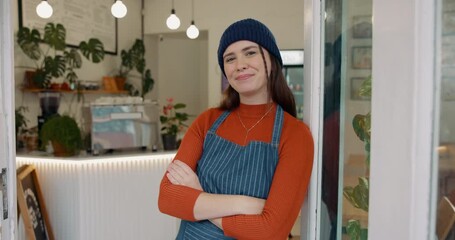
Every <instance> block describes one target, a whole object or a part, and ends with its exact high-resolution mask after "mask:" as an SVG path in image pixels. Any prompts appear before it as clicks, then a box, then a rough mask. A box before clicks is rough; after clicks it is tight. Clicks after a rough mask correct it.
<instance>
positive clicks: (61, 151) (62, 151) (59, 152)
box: [51, 141, 76, 157]
mask: <svg viewBox="0 0 455 240" xmlns="http://www.w3.org/2000/svg"><path fill="white" fill-rule="evenodd" d="M51 143H52V148H53V149H54V156H56V157H69V156H74V155H76V154H75V153H74V152H70V151H68V150H66V148H65V147H64V146H63V145H62V144H60V143H58V142H56V141H51Z"/></svg>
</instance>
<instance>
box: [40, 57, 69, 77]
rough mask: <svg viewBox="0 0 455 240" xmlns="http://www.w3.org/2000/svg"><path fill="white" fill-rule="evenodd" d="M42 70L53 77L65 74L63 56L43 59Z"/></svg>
mask: <svg viewBox="0 0 455 240" xmlns="http://www.w3.org/2000/svg"><path fill="white" fill-rule="evenodd" d="M44 66H45V67H44V69H45V71H46V73H49V74H50V75H52V76H53V77H60V76H63V74H65V70H66V69H65V68H66V62H65V58H64V57H63V56H60V55H57V56H55V57H54V58H52V57H46V58H45V59H44Z"/></svg>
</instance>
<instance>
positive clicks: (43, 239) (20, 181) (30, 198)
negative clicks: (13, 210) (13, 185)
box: [17, 165, 55, 240]
mask: <svg viewBox="0 0 455 240" xmlns="http://www.w3.org/2000/svg"><path fill="white" fill-rule="evenodd" d="M17 205H18V210H19V214H18V215H19V216H20V217H22V219H23V221H24V226H25V233H26V235H27V239H28V240H55V238H54V234H53V231H52V227H51V224H50V221H49V216H48V215H47V210H46V204H45V202H44V198H43V194H42V191H41V187H40V184H39V179H38V174H37V173H36V169H35V166H34V165H24V166H22V167H20V168H19V169H18V170H17Z"/></svg>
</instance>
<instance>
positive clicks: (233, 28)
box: [218, 18, 283, 75]
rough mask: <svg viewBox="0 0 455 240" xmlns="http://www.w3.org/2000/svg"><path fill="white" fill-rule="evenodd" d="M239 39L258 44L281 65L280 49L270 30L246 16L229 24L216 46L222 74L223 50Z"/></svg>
mask: <svg viewBox="0 0 455 240" xmlns="http://www.w3.org/2000/svg"><path fill="white" fill-rule="evenodd" d="M240 40H248V41H251V42H255V43H257V44H259V45H260V46H261V47H263V48H265V49H267V51H268V52H269V53H270V54H271V55H273V56H274V57H275V58H276V59H278V61H279V63H280V66H283V60H282V59H281V55H280V50H279V49H278V46H277V45H276V41H275V37H273V34H272V32H271V31H270V30H269V29H268V28H267V26H265V25H264V24H263V23H261V22H259V21H257V20H254V19H251V18H247V19H243V20H240V21H237V22H235V23H233V24H231V25H230V26H229V27H228V28H227V29H226V30H225V31H224V33H223V35H222V36H221V39H220V45H219V46H218V64H219V65H220V68H221V71H222V72H223V74H224V75H226V74H225V72H224V61H223V54H224V51H226V48H228V47H229V45H231V44H232V43H234V42H237V41H240Z"/></svg>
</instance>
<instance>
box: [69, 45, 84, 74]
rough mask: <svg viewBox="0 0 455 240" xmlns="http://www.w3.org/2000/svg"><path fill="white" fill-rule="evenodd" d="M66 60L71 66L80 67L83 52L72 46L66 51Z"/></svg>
mask: <svg viewBox="0 0 455 240" xmlns="http://www.w3.org/2000/svg"><path fill="white" fill-rule="evenodd" d="M65 61H66V63H67V64H68V65H69V66H70V68H76V69H78V68H81V67H82V57H81V54H79V52H78V51H77V50H76V49H75V48H72V49H71V50H70V51H69V52H68V51H65Z"/></svg>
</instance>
